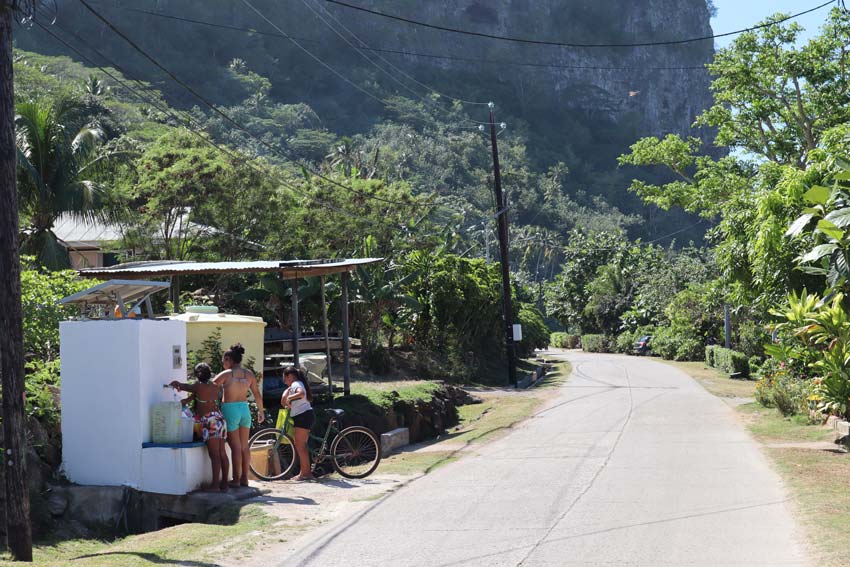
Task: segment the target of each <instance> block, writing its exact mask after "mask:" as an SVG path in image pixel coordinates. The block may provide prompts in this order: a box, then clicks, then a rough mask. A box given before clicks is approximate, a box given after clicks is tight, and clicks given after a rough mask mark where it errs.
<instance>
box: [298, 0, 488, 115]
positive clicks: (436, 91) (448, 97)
mask: <svg viewBox="0 0 850 567" xmlns="http://www.w3.org/2000/svg"><path fill="white" fill-rule="evenodd" d="M302 1H303V2H304V4H305V5H306V6H308V8H309V5H308V4H307V3H308V2H309V1H310V0H302ZM313 1H315V2H316V4H317V6H318V7H319V8H320V9H321V10H322V11H323V12H324V13H325V14H327V15H328V17H329V18H331V19H332V20H333V21H335V22H336V23H337V24H338V25H339V26H340V27H341V28H342V29H344V30H345V31H347V32H348V33H349V34H350V35H351V37H352V38H354V39H355V40H356V41H357V42H358V43H359V44H360V45H361V46H362V47H364V48H368V47H369V45H368V44H367V43H366V42H365V41H363V40H362V39H360V38H359V37H357V34H355V33H354V32H353V31H351V29H350V28H348V27H346V25H345V24H343V23H342V22H340V21H339V19H338V18H337V17H336V16H334V15H333V14H332V13H331V12H330V11H328V10H327V8H325V7H324V6H322V5H321V4H319V2H318V0H313ZM310 9H311V10H312V8H310ZM314 13H315V11H314ZM316 15H317V16H318V14H316ZM319 17H320V18H321V16H319ZM321 20H322V21H323V22H325V23H327V22H326V21H325V19H324V18H321ZM328 27H331V26H330V24H328ZM331 29H333V27H331ZM333 31H334V32H336V33H337V35H339V36H340V37H341V38H342V39H343V40H344V41H345V42H346V43H348V44H349V45H351V43H350V42H349V41H348V40H347V39H346V38H345V37H343V36H342V34H340V33H339V32H337V31H336V30H333ZM351 46H352V47H354V48H355V49H357V50H358V51H359V50H360V49H361V48H360V47H356V46H354V45H351ZM377 57H378V58H379V59H380V60H381V61H383V62H384V63H386V64H387V65H389V66H390V67H391V68H392V69H394V70H395V71H397V72H398V73H399V74H401V75H402V76H403V77H405V78H407V79H408V80H409V81H412V82H414V83H416V84H417V85H419V86H420V87H422V88H424V89H426V90H428V91H430V92H433V93H436V94H438V95H440V96H442V97H444V98H447V99H450V100H452V101H455V102H460V103H463V104H471V105H476V106H487V105H488V104H489V102H480V101H475V100H464V99H462V98H458V97H456V96H451V95H447V94H445V93H442V92H440V91H438V90H437V89H435V88H433V87H431V86H429V85H426V84H425V83H422V82H420V81H419V80H418V79H416V77H414V76H412V75H410V74H409V73H407V72H405V71H404V70H403V69H401V68H399V67H398V66H396V65H395V64H393V63H391V62H390V61H387V60H386V59H385V58H384V57H383V56H381V55H378V56H377ZM414 94H415V93H414ZM417 96H419V95H417ZM423 100H426V99H424V98H423Z"/></svg>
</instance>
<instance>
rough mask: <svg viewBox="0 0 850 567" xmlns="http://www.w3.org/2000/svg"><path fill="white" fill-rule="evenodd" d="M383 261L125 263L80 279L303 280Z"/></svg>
mask: <svg viewBox="0 0 850 567" xmlns="http://www.w3.org/2000/svg"><path fill="white" fill-rule="evenodd" d="M382 260H383V258H351V259H343V260H256V261H233V262H182V261H152V262H127V263H125V264H118V265H117V266H110V267H108V268H87V269H84V270H80V271H79V272H80V275H81V276H83V277H87V278H97V279H111V278H115V277H118V278H123V279H137V278H146V277H165V276H182V275H197V274H233V273H258V272H266V273H268V272H278V273H280V274H282V275H283V277H284V278H287V279H292V278H303V277H309V276H322V275H326V274H339V273H342V272H351V271H353V270H354V269H355V268H356V267H357V266H362V265H365V264H374V263H376V262H380V261H382Z"/></svg>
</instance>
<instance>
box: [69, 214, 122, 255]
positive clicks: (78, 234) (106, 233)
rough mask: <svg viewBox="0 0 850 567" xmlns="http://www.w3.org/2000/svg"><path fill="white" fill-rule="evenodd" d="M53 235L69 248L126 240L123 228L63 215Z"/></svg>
mask: <svg viewBox="0 0 850 567" xmlns="http://www.w3.org/2000/svg"><path fill="white" fill-rule="evenodd" d="M53 233H54V234H55V235H56V237H57V238H58V239H59V240H60V242H63V243H64V244H65V246H66V247H68V248H87V247H88V248H91V247H97V246H98V245H99V244H101V243H104V242H117V241H119V240H121V239H122V238H124V235H123V234H122V232H121V228H120V227H119V226H118V225H116V224H112V223H106V222H101V221H96V220H89V219H81V218H79V217H75V216H73V215H69V214H64V215H61V216H60V217H59V218H58V219H57V220H56V222H55V223H54V225H53Z"/></svg>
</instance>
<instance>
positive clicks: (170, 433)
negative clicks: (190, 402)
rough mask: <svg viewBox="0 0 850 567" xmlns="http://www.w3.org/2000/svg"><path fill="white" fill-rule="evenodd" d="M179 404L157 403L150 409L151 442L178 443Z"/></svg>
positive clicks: (180, 414) (180, 413)
mask: <svg viewBox="0 0 850 567" xmlns="http://www.w3.org/2000/svg"><path fill="white" fill-rule="evenodd" d="M181 417H182V412H181V407H180V402H159V403H156V404H154V405H153V407H152V408H151V441H153V442H154V443H180V419H181Z"/></svg>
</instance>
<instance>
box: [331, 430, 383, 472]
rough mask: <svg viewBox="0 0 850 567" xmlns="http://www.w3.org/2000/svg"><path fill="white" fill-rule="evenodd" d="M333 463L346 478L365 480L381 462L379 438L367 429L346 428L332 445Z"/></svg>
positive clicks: (337, 470)
mask: <svg viewBox="0 0 850 567" xmlns="http://www.w3.org/2000/svg"><path fill="white" fill-rule="evenodd" d="M331 462H333V465H334V468H335V469H336V472H338V473H339V474H341V475H342V476H344V477H346V478H365V477H367V476H369V475H370V474H372V473H373V472H375V469H376V468H378V463H380V462H381V445H380V444H379V443H378V437H377V436H376V435H375V434H374V433H372V430H370V429H367V428H366V427H357V426H355V427H346V428H345V429H343V430H342V431H340V432H339V435H337V436H336V439H334V442H333V444H332V445H331Z"/></svg>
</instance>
